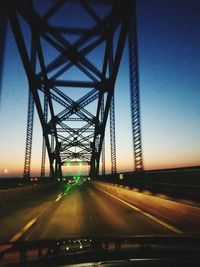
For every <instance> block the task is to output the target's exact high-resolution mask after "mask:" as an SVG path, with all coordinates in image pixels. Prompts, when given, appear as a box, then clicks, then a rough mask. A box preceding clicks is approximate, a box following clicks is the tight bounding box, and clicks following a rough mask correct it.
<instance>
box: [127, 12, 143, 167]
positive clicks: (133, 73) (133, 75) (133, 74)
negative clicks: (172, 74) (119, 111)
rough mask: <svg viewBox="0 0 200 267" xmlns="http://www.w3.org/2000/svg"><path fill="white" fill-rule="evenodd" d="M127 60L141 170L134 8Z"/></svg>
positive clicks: (134, 133)
mask: <svg viewBox="0 0 200 267" xmlns="http://www.w3.org/2000/svg"><path fill="white" fill-rule="evenodd" d="M129 61H130V97H131V115H132V129H133V147H134V161H135V170H136V171H142V170H143V158H142V140H141V124H140V97H139V75H138V53H137V27H136V12H135V9H134V12H133V15H132V17H131V20H130V28H129Z"/></svg>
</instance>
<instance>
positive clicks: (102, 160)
mask: <svg viewBox="0 0 200 267" xmlns="http://www.w3.org/2000/svg"><path fill="white" fill-rule="evenodd" d="M103 118H104V95H103V96H102V100H101V123H102V122H103ZM105 154H106V151H105V137H104V141H103V145H102V151H101V163H102V175H105V173H106V160H105Z"/></svg>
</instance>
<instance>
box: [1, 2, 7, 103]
mask: <svg viewBox="0 0 200 267" xmlns="http://www.w3.org/2000/svg"><path fill="white" fill-rule="evenodd" d="M6 22H7V18H6V13H5V9H4V6H3V3H2V1H0V104H1V87H2V74H3V62H4V51H5V43H6V28H7V27H6V26H7V23H6Z"/></svg>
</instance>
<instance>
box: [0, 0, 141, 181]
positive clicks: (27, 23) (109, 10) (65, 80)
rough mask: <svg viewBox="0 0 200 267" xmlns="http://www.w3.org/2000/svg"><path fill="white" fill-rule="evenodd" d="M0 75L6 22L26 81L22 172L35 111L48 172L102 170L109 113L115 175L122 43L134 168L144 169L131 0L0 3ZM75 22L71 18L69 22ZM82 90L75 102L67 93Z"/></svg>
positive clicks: (28, 154)
mask: <svg viewBox="0 0 200 267" xmlns="http://www.w3.org/2000/svg"><path fill="white" fill-rule="evenodd" d="M0 5H1V6H0V19H1V22H0V80H1V78H2V69H3V58H4V50H5V49H4V48H5V39H6V28H7V27H6V25H7V24H8V23H9V25H10V27H11V30H12V33H13V35H14V39H15V42H16V44H17V48H18V51H19V54H20V57H21V61H22V63H23V67H24V70H25V72H26V76H27V79H28V84H29V99H28V116H27V135H26V150H25V163H24V177H25V178H29V176H30V166H31V151H32V137H33V118H34V112H35V111H34V110H35V109H36V111H37V113H38V115H39V120H40V123H41V127H42V131H43V145H42V162H41V177H43V176H44V175H45V160H46V153H47V154H48V158H49V163H50V175H51V176H52V177H62V166H63V165H66V164H72V165H73V164H79V163H80V162H81V164H87V165H89V167H90V171H89V172H90V175H91V176H96V175H98V174H99V168H100V160H101V161H102V164H101V165H102V170H101V171H102V174H105V142H104V135H105V128H106V123H107V120H108V117H109V116H110V145H111V170H112V173H116V171H117V164H116V144H115V143H116V137H115V102H114V92H115V82H116V79H117V76H118V72H119V66H120V62H121V60H122V57H123V50H124V46H125V42H126V40H128V44H129V63H128V64H129V68H130V98H131V120H132V135H133V150H134V162H135V171H138V172H141V171H143V160H142V145H141V128H140V103H139V82H138V58H137V27H136V1H135V0H123V1H122V0H103V1H100V0H55V1H35V0H32V1H31V0H6V1H1V2H0ZM74 22H75V23H74ZM75 90H77V92H81V93H80V95H81V97H79V98H77V99H74V98H72V97H71V96H70V92H75Z"/></svg>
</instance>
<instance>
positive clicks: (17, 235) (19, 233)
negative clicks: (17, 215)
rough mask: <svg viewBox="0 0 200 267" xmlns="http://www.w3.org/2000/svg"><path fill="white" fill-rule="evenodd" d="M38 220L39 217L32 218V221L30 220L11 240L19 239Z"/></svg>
mask: <svg viewBox="0 0 200 267" xmlns="http://www.w3.org/2000/svg"><path fill="white" fill-rule="evenodd" d="M36 221H37V218H34V219H32V220H31V221H30V222H28V223H27V224H26V225H25V226H24V227H23V228H22V229H21V230H20V231H19V232H17V233H16V234H15V235H14V236H13V237H12V238H11V239H10V241H9V242H15V241H17V240H18V239H19V238H20V237H21V236H22V235H23V234H24V233H25V232H26V231H27V230H28V229H29V228H30V227H31V226H32V225H33V224H34V223H35V222H36Z"/></svg>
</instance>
